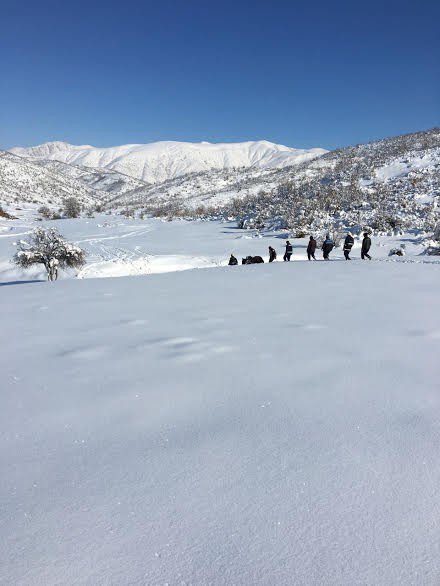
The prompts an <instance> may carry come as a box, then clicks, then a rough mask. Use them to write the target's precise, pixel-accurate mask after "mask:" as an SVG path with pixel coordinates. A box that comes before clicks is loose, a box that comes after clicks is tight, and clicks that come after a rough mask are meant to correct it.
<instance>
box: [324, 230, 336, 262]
mask: <svg viewBox="0 0 440 586" xmlns="http://www.w3.org/2000/svg"><path fill="white" fill-rule="evenodd" d="M333 247H334V244H333V240H332V239H331V237H330V234H328V233H327V235H326V237H325V240H324V242H323V243H322V254H323V256H324V260H329V254H330V253H331V251H332V250H333Z"/></svg>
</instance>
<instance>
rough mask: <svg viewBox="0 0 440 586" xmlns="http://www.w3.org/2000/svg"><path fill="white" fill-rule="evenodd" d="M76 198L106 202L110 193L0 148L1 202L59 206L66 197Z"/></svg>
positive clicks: (84, 200) (19, 204)
mask: <svg viewBox="0 0 440 586" xmlns="http://www.w3.org/2000/svg"><path fill="white" fill-rule="evenodd" d="M72 196H73V197H76V198H77V199H78V201H80V203H81V204H83V205H93V204H96V203H97V202H100V201H102V199H104V198H105V197H106V193H104V192H102V191H97V190H95V189H92V188H91V187H88V186H87V185H85V183H84V182H83V181H79V180H78V179H77V178H76V177H74V176H72V175H71V174H70V175H69V174H67V173H65V172H64V173H60V172H58V171H57V170H53V169H50V168H45V167H43V166H41V165H38V164H37V163H36V162H33V161H31V160H29V159H25V158H23V157H20V156H17V155H14V154H12V153H10V152H6V151H0V203H1V204H9V205H13V206H17V207H18V206H21V205H23V204H29V203H34V204H51V205H52V206H53V207H59V206H61V205H62V204H63V200H64V199H65V198H66V197H72Z"/></svg>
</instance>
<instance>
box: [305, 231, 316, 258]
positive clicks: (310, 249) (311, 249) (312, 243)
mask: <svg viewBox="0 0 440 586" xmlns="http://www.w3.org/2000/svg"><path fill="white" fill-rule="evenodd" d="M315 250H316V240H315V239H314V238H313V236H310V240H309V243H308V245H307V258H308V259H309V260H312V258H313V260H316V258H315Z"/></svg>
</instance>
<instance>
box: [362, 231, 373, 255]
mask: <svg viewBox="0 0 440 586" xmlns="http://www.w3.org/2000/svg"><path fill="white" fill-rule="evenodd" d="M370 248H371V238H370V237H369V235H368V232H364V239H363V240H362V248H361V259H362V260H365V258H368V260H371V256H370V255H369V254H368V252H369V250H370Z"/></svg>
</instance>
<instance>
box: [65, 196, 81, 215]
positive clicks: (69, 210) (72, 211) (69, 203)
mask: <svg viewBox="0 0 440 586" xmlns="http://www.w3.org/2000/svg"><path fill="white" fill-rule="evenodd" d="M63 213H64V215H65V216H66V218H77V217H78V216H79V215H80V213H81V204H80V203H79V201H78V200H77V199H76V197H68V198H67V199H66V200H64V209H63Z"/></svg>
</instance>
